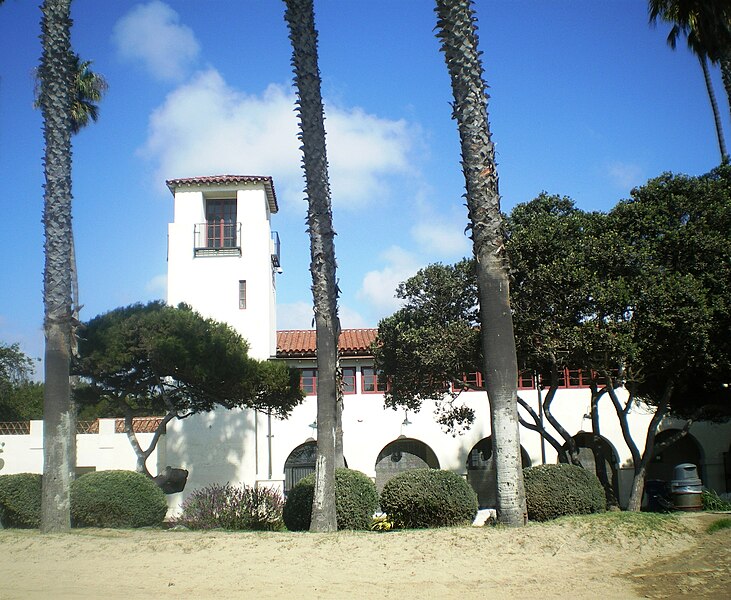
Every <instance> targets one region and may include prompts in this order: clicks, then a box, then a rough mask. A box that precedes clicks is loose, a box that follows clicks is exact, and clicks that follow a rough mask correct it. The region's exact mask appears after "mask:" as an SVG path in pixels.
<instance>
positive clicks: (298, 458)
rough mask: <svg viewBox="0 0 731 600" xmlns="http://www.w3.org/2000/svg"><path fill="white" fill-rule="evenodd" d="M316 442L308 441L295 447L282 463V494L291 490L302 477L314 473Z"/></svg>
mask: <svg viewBox="0 0 731 600" xmlns="http://www.w3.org/2000/svg"><path fill="white" fill-rule="evenodd" d="M316 459H317V442H315V440H309V441H307V442H305V443H304V444H300V445H299V446H297V447H296V448H295V449H294V450H292V452H290V453H289V456H288V457H287V460H286V461H284V493H285V495H286V494H287V493H288V492H289V490H291V489H292V488H293V487H294V486H295V485H296V484H297V482H298V481H299V480H300V479H302V478H303V477H305V476H307V475H309V474H310V473H314V472H315V461H316Z"/></svg>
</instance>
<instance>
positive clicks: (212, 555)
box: [0, 514, 731, 600]
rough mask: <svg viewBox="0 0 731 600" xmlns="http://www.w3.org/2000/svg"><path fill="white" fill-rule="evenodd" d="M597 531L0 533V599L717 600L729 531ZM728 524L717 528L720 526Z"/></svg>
mask: <svg viewBox="0 0 731 600" xmlns="http://www.w3.org/2000/svg"><path fill="white" fill-rule="evenodd" d="M719 516H720V515H708V514H694V515H680V516H679V517H678V518H677V520H676V521H673V522H672V523H671V524H670V525H669V526H668V527H665V528H664V531H663V532H662V533H657V532H648V531H641V532H636V531H633V527H632V526H631V525H626V524H617V523H616V522H614V521H611V522H609V523H608V522H607V520H606V518H604V520H601V521H599V520H596V521H592V520H587V519H583V520H568V521H567V520H560V521H558V522H553V523H549V524H530V525H529V526H528V527H525V528H523V529H518V530H511V529H505V528H500V527H498V528H495V527H483V528H474V527H473V528H460V529H438V530H421V531H394V532H387V533H375V532H362V533H352V532H339V533H336V534H309V533H227V532H219V531H216V532H205V533H202V532H190V531H162V530H137V531H128V530H124V531H119V530H104V529H103V530H76V531H74V532H73V533H71V534H68V535H44V536H42V535H40V534H39V533H38V532H37V531H27V530H5V531H0V598H2V599H3V600H5V599H21V598H22V599H34V598H43V599H56V598H74V599H77V598H81V599H85V598H95V599H96V598H104V599H107V598H125V599H127V600H129V599H136V598H155V599H157V598H186V599H192V598H193V599H196V598H217V599H218V598H257V599H258V598H346V599H350V598H352V599H359V598H399V599H405V598H420V599H429V598H439V599H441V598H445V599H451V598H455V599H456V598H460V599H465V598H536V597H541V598H558V597H562V598H565V597H567V596H568V597H571V598H591V599H596V598H622V599H628V598H681V597H692V598H731V529H725V530H722V531H719V532H716V533H713V534H707V533H705V527H706V526H707V524H708V523H709V522H711V521H713V520H714V519H717V518H719ZM725 516H729V515H725Z"/></svg>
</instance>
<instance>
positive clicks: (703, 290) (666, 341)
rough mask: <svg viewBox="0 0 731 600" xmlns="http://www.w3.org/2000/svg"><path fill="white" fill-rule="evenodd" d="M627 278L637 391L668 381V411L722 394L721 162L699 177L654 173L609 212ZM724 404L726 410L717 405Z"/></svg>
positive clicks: (729, 269) (730, 310)
mask: <svg viewBox="0 0 731 600" xmlns="http://www.w3.org/2000/svg"><path fill="white" fill-rule="evenodd" d="M609 219H610V221H611V222H612V227H613V228H615V229H616V230H617V231H621V233H622V239H623V242H624V247H623V256H624V261H623V262H622V264H621V269H622V270H623V273H621V276H622V277H626V278H627V279H628V280H630V281H631V282H632V289H633V293H632V296H633V300H634V302H633V303H631V304H628V306H627V310H628V311H630V312H631V320H630V322H631V326H632V335H633V337H634V338H635V339H636V340H637V344H636V354H635V357H634V361H633V363H630V366H631V367H632V366H633V367H634V371H633V372H632V371H631V372H629V373H628V375H630V384H631V385H633V386H635V392H636V394H637V395H639V396H643V397H645V398H648V399H651V400H654V401H657V400H658V398H659V397H660V396H661V394H662V390H664V389H665V387H666V385H667V382H669V381H672V382H673V383H674V386H675V392H674V394H673V395H674V400H673V403H672V407H673V411H674V412H676V413H679V414H687V413H689V412H693V411H694V410H695V409H696V408H697V406H698V404H699V402H700V403H707V404H715V405H719V408H721V409H722V410H723V406H724V405H728V404H731V398H730V397H729V393H728V388H727V387H724V384H728V383H729V382H730V381H731V340H729V332H731V168H730V167H728V166H722V167H719V168H717V169H714V170H713V171H711V172H710V173H708V174H706V175H703V176H700V177H689V176H686V175H672V174H664V175H662V176H661V177H658V178H656V179H652V180H650V181H649V182H648V183H647V184H646V185H644V186H642V187H641V188H638V189H635V190H633V191H632V198H631V199H629V200H626V201H623V202H621V203H619V204H618V205H617V206H616V207H615V208H614V210H613V211H612V212H611V213H610V215H609ZM725 412H726V413H727V414H728V413H729V412H731V407H729V406H726V409H725Z"/></svg>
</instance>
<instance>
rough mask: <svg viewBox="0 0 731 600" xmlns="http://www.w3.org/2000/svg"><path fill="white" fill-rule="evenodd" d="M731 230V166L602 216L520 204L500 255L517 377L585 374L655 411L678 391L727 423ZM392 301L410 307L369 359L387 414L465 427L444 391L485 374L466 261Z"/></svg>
mask: <svg viewBox="0 0 731 600" xmlns="http://www.w3.org/2000/svg"><path fill="white" fill-rule="evenodd" d="M730 232H731V168H729V167H719V168H718V169H715V170H714V171H712V172H711V173H709V174H707V175H703V176H700V177H688V176H684V175H672V174H665V175H662V176H661V177H658V178H656V179H652V180H650V181H649V182H648V183H647V184H646V185H644V186H642V187H640V188H637V189H635V190H633V191H632V197H631V198H630V199H629V200H625V201H622V202H620V203H619V204H618V205H617V206H616V207H615V208H614V209H613V210H612V211H611V212H610V213H608V214H602V213H587V212H584V211H581V210H580V209H577V208H576V207H575V206H574V205H573V203H572V202H571V200H569V199H568V198H561V197H558V196H549V195H546V194H541V195H540V196H539V197H538V198H536V199H535V200H533V201H531V202H529V203H526V204H521V205H518V206H516V207H515V209H514V210H513V211H512V213H511V214H510V215H509V217H508V218H507V219H506V238H507V242H506V249H507V251H508V254H509V257H510V263H511V307H512V309H513V316H514V322H515V332H516V345H517V350H518V360H519V364H520V366H521V368H523V369H528V370H531V371H537V372H539V373H542V374H543V375H545V376H547V375H549V374H550V373H551V371H552V370H553V369H554V368H562V367H571V368H581V369H584V370H585V371H586V373H594V374H595V375H596V377H597V380H599V379H601V380H602V381H607V379H606V376H609V377H610V379H609V381H610V382H611V383H612V386H613V387H616V386H618V385H620V383H621V382H622V381H624V382H626V384H627V386H628V388H630V389H631V391H632V393H633V394H634V397H636V398H642V399H644V400H647V401H649V402H651V403H653V404H656V405H659V404H660V402H661V401H662V399H663V397H664V395H665V394H666V392H667V391H668V383H669V382H672V386H673V391H672V395H671V397H670V399H669V401H670V410H671V412H673V413H675V414H676V415H679V416H684V415H690V414H693V413H695V412H696V411H697V409H698V408H699V407H701V406H705V407H708V408H709V409H710V408H711V407H712V406H713V407H716V408H715V409H714V411H716V412H718V410H716V409H719V410H720V411H721V414H725V415H728V414H729V413H731V398H729V392H728V387H724V384H728V383H730V382H731V364H730V360H731V346H730V344H731V342H730V340H729V332H731V233H730ZM397 295H398V296H399V297H400V298H402V299H404V300H405V305H404V307H403V308H402V309H400V310H399V311H397V312H396V313H395V314H394V315H392V316H391V317H388V318H386V319H384V320H382V321H381V323H380V324H379V336H378V338H379V345H378V347H377V348H376V349H375V355H376V360H377V363H378V366H379V368H380V369H382V371H383V373H384V376H386V377H389V378H390V379H391V385H390V391H389V392H387V393H386V403H387V405H389V406H393V407H395V406H405V407H407V408H409V409H411V410H418V408H419V407H420V406H421V404H422V402H423V401H424V400H427V399H428V400H433V401H435V402H437V403H438V404H439V403H440V402H442V407H441V409H438V412H439V417H438V418H439V420H440V421H441V422H443V423H444V424H446V425H448V426H451V427H455V426H457V427H458V426H460V425H465V424H468V423H469V421H470V418H471V414H470V412H469V410H468V409H465V408H464V407H459V406H458V405H457V403H455V402H454V399H455V398H456V396H457V395H458V392H453V391H452V392H450V393H449V394H450V395H451V398H452V401H451V402H450V400H449V395H448V397H447V401H446V403H444V401H443V398H444V393H445V388H446V386H445V383H444V382H455V383H457V384H458V385H457V388H456V389H457V390H459V389H461V386H462V385H464V387H466V386H467V385H468V384H459V382H460V381H461V380H462V378H463V375H464V374H465V373H470V372H474V371H478V370H480V368H479V365H480V364H481V355H480V352H481V349H480V345H479V334H478V331H477V330H478V326H479V325H478V318H477V299H476V292H475V278H474V265H473V262H472V261H471V260H464V261H462V262H460V263H457V264H456V265H454V266H445V265H439V264H437V265H431V266H429V267H426V268H424V269H422V270H421V271H419V273H417V275H415V276H414V277H412V278H411V279H409V280H408V281H406V282H404V283H403V284H402V285H401V286H400V287H399V288H398V292H397ZM620 367H621V370H620ZM615 374H616V375H615ZM544 381H545V379H544ZM548 381H550V379H548ZM723 407H725V410H724V408H723ZM705 416H706V417H712V416H713V414H712V413H710V412H709V413H707V414H706V415H705Z"/></svg>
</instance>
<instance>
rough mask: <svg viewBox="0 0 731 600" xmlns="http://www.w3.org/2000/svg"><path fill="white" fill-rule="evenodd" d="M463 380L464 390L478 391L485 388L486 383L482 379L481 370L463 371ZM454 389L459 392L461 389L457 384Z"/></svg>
mask: <svg viewBox="0 0 731 600" xmlns="http://www.w3.org/2000/svg"><path fill="white" fill-rule="evenodd" d="M462 381H464V385H463V386H462V390H463V391H465V392H476V391H479V390H483V389H485V388H484V383H483V381H482V373H480V372H479V371H474V372H473V373H463V374H462ZM452 390H453V391H455V392H457V391H459V388H458V387H457V385H453V386H452Z"/></svg>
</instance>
